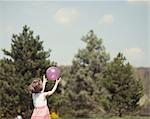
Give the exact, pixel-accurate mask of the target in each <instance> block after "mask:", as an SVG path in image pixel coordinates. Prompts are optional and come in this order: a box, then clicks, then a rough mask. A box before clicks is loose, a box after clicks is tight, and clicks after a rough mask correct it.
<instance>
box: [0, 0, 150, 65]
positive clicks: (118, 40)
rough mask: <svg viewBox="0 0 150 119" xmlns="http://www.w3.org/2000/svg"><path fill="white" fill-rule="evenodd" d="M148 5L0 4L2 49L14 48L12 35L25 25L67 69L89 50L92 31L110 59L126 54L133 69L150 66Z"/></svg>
mask: <svg viewBox="0 0 150 119" xmlns="http://www.w3.org/2000/svg"><path fill="white" fill-rule="evenodd" d="M149 5H150V3H149V2H148V1H147V0H143V1H142V0H138V2H137V1H135V0H122V1H121V0H120V1H119V0H118V1H117V0H116V1H111V0H107V1H104V0H101V1H100V0H99V1H98V0H97V1H79V0H78V1H55V2H54V1H44V2H42V1H38V2H37V1H26V2H23V1H13V2H10V1H0V48H5V49H7V50H10V43H11V37H12V34H13V33H14V34H18V33H20V32H21V31H22V27H23V26H24V25H25V24H26V25H28V26H29V27H30V29H31V30H33V31H34V35H35V36H36V35H40V39H41V40H43V41H44V44H43V45H44V48H45V50H47V49H51V50H52V52H51V56H50V59H51V60H53V61H56V62H57V63H58V65H68V64H71V62H72V59H73V57H74V55H75V54H76V53H77V51H78V49H79V48H80V49H81V48H84V46H85V44H84V43H83V42H82V41H81V38H82V36H83V35H86V34H87V33H88V32H89V30H91V29H93V30H94V32H95V34H97V36H98V37H99V38H102V39H103V45H104V46H105V47H106V50H107V51H108V52H109V53H110V56H111V58H113V57H115V56H116V55H117V53H118V52H122V53H123V54H124V56H125V57H126V58H127V61H129V62H130V63H131V64H132V65H133V66H136V67H139V66H145V67H150V61H149V60H150V55H149V54H150V48H149V44H150V41H149V40H150V37H149V31H150V30H149V28H150V24H149V21H150V9H149ZM2 57H4V55H3V52H2V51H0V58H2ZM148 59H149V60H148Z"/></svg>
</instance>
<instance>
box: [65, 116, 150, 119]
mask: <svg viewBox="0 0 150 119" xmlns="http://www.w3.org/2000/svg"><path fill="white" fill-rule="evenodd" d="M65 119H150V117H144V116H126V117H95V118H65Z"/></svg>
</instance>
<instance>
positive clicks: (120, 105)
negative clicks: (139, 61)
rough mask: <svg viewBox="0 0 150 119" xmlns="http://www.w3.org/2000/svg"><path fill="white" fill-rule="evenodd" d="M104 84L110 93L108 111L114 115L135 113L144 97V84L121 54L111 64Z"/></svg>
mask: <svg viewBox="0 0 150 119" xmlns="http://www.w3.org/2000/svg"><path fill="white" fill-rule="evenodd" d="M104 84H105V87H106V89H107V90H108V92H109V97H108V99H109V101H110V103H109V107H108V110H109V111H110V112H112V113H113V114H116V115H119V116H122V114H125V113H129V112H133V111H135V110H136V108H137V107H138V102H139V100H140V98H141V97H142V95H143V88H142V84H141V82H140V81H139V80H137V79H136V78H135V76H134V71H133V68H132V66H131V65H130V64H129V63H125V57H123V55H122V54H121V53H119V54H118V55H117V57H116V58H114V60H113V61H112V62H110V64H108V68H107V73H106V74H105V79H104Z"/></svg>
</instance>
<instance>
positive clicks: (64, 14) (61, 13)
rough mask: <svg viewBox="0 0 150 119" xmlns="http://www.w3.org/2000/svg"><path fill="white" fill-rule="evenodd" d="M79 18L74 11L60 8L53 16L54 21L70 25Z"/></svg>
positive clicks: (77, 13)
mask: <svg viewBox="0 0 150 119" xmlns="http://www.w3.org/2000/svg"><path fill="white" fill-rule="evenodd" d="M78 17H79V12H78V11H77V10H76V9H73V8H72V9H71V8H60V9H58V10H57V12H56V13H55V15H54V19H55V20H56V21H57V22H58V23H60V24H70V23H72V22H73V21H74V20H76V19H77V18H78Z"/></svg>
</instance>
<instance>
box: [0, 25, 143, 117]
mask: <svg viewBox="0 0 150 119" xmlns="http://www.w3.org/2000/svg"><path fill="white" fill-rule="evenodd" d="M81 40H82V41H83V42H84V43H85V44H86V46H85V48H83V49H79V50H78V52H77V54H75V56H74V58H73V60H72V65H71V66H59V67H60V68H61V71H62V81H61V83H60V85H59V88H58V89H57V91H56V93H55V94H54V95H53V96H52V97H50V98H49V99H48V104H49V107H50V109H51V111H56V112H57V113H59V114H60V116H62V117H63V116H71V117H93V116H95V115H100V114H108V113H109V114H111V115H118V116H123V115H126V114H130V113H131V112H135V111H137V110H138V109H139V100H140V98H141V97H142V95H143V87H142V83H141V82H140V80H139V79H137V78H135V76H134V70H133V67H132V65H130V64H129V63H128V62H126V59H125V57H124V56H123V54H122V53H118V55H117V56H116V57H115V58H114V59H113V60H112V61H110V56H109V53H107V52H106V49H105V47H104V45H103V43H102V39H101V38H98V37H97V36H96V34H95V33H94V31H93V30H91V31H89V33H87V35H85V36H83V37H82V39H81ZM3 52H4V55H5V56H7V58H6V57H5V58H3V59H0V87H1V88H0V102H1V108H0V118H1V119H6V118H13V117H14V115H15V114H16V113H21V114H24V115H25V119H28V118H30V116H31V112H32V109H33V105H32V99H31V94H30V93H29V92H28V90H27V87H28V85H29V84H30V83H31V81H32V80H33V78H35V77H40V78H42V75H43V74H45V71H46V69H47V68H48V67H50V66H57V63H56V62H55V61H51V60H50V53H51V50H48V51H45V50H44V47H43V41H41V40H40V37H39V36H36V37H34V35H33V31H32V30H30V28H29V27H27V26H24V27H23V30H22V32H21V33H19V34H13V36H12V43H11V50H10V51H7V50H5V49H3ZM53 83H54V82H52V81H49V83H48V85H47V86H46V90H50V89H51V88H52V86H53Z"/></svg>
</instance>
